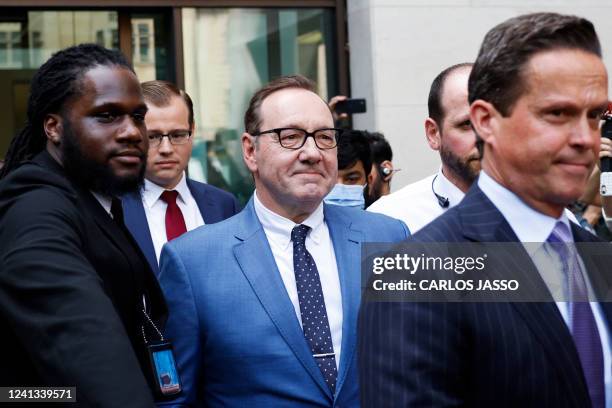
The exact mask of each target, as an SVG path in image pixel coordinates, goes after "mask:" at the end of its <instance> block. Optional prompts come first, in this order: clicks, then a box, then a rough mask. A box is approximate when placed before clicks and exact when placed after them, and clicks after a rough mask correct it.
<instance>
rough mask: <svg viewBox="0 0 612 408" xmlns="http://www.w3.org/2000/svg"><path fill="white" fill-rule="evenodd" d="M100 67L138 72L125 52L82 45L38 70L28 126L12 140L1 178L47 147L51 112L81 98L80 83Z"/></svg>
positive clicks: (63, 53)
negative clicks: (129, 61) (74, 99)
mask: <svg viewBox="0 0 612 408" xmlns="http://www.w3.org/2000/svg"><path fill="white" fill-rule="evenodd" d="M96 66H119V67H123V68H126V69H129V70H130V71H132V72H134V70H133V69H132V67H131V66H130V64H129V63H128V62H127V59H126V58H125V57H124V56H123V54H121V52H119V51H117V50H109V49H107V48H104V47H102V46H100V45H97V44H80V45H76V46H73V47H69V48H65V49H63V50H61V51H58V52H56V53H55V54H53V55H52V56H51V58H49V60H47V62H45V63H44V64H43V65H42V66H41V67H40V68H39V69H38V71H36V74H34V77H33V78H32V82H31V85H30V96H29V98H28V110H27V121H26V124H25V127H24V128H23V129H22V130H21V132H19V133H18V134H17V135H15V137H13V139H12V140H11V144H10V146H9V149H8V152H7V153H6V157H5V163H4V166H3V167H2V169H0V178H2V177H4V176H6V175H7V174H8V173H9V172H11V171H12V170H14V169H15V168H17V167H18V166H19V164H20V163H21V162H23V161H24V160H27V159H30V158H32V157H33V156H34V155H36V154H37V153H39V152H41V151H42V150H43V149H44V148H45V146H46V143H47V136H46V134H45V131H44V121H45V118H46V117H47V115H48V114H51V113H62V110H63V109H64V107H65V105H66V103H67V102H68V101H69V100H71V99H72V98H73V97H75V96H78V95H80V92H81V86H80V83H79V82H80V80H81V79H82V78H83V76H84V75H85V73H87V71H89V70H90V69H92V68H94V67H96Z"/></svg>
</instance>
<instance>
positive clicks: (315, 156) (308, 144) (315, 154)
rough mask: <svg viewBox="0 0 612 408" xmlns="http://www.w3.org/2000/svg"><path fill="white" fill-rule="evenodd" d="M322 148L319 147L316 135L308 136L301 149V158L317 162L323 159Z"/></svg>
mask: <svg viewBox="0 0 612 408" xmlns="http://www.w3.org/2000/svg"><path fill="white" fill-rule="evenodd" d="M321 157H322V156H321V149H319V148H318V147H317V144H316V143H315V140H314V137H307V138H306V141H305V142H304V146H302V148H301V149H300V160H303V161H308V162H312V163H316V162H318V161H320V160H321Z"/></svg>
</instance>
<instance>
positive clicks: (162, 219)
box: [141, 173, 204, 263]
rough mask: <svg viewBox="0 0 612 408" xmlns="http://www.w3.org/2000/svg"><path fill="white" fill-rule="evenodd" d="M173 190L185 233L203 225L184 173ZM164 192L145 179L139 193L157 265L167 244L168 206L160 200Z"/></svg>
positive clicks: (161, 188)
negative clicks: (175, 192)
mask: <svg viewBox="0 0 612 408" xmlns="http://www.w3.org/2000/svg"><path fill="white" fill-rule="evenodd" d="M174 190H176V191H177V192H178V197H177V198H176V204H177V205H178V207H179V208H180V209H181V212H182V213H183V218H184V219H185V226H186V227H187V231H191V230H192V229H195V228H197V227H199V226H201V225H204V219H203V218H202V214H201V213H200V209H199V207H198V203H196V201H195V199H194V198H193V196H192V195H191V191H189V187H188V186H187V178H186V177H185V174H184V173H183V177H182V178H181V181H179V183H178V184H177V185H176V187H174ZM164 191H165V189H164V188H163V187H161V186H158V185H157V184H155V183H153V182H151V181H149V180H147V179H145V182H144V188H143V190H142V191H141V196H142V204H143V207H144V210H145V215H146V216H147V223H148V224H149V231H150V232H151V239H152V240H153V247H155V256H156V257H157V262H158V263H159V256H160V254H161V250H162V247H163V246H164V244H165V243H166V242H168V239H167V235H166V208H167V207H168V204H166V202H165V201H164V200H162V199H161V198H160V197H161V195H162V193H163V192H164Z"/></svg>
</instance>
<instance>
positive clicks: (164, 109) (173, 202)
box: [123, 81, 239, 275]
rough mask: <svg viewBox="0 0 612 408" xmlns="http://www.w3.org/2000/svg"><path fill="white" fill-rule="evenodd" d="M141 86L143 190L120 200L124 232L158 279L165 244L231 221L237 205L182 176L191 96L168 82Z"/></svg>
mask: <svg viewBox="0 0 612 408" xmlns="http://www.w3.org/2000/svg"><path fill="white" fill-rule="evenodd" d="M141 85H142V91H143V95H144V98H145V102H146V104H147V108H148V111H147V114H146V116H145V124H146V126H147V135H148V139H149V154H148V156H147V168H146V173H145V181H144V186H143V188H141V190H140V191H139V192H135V193H131V194H129V195H128V196H127V197H124V199H123V211H124V213H125V223H126V225H127V227H128V229H129V230H130V232H131V233H132V235H133V236H134V238H135V239H136V241H137V242H138V245H139V246H140V249H141V250H142V252H143V253H144V254H145V256H146V258H147V260H148V262H149V264H150V265H151V269H152V270H153V271H154V272H155V274H156V275H159V267H158V261H159V256H160V253H161V249H162V246H163V245H164V244H165V243H166V242H168V241H170V240H172V239H174V238H176V237H178V236H180V235H181V234H183V233H184V232H187V231H190V230H192V229H194V228H197V227H199V226H201V225H204V224H212V223H215V222H219V221H221V220H224V219H226V218H228V217H231V216H232V215H234V214H236V213H237V212H238V209H239V206H238V203H237V201H236V199H235V198H234V196H232V195H231V194H230V193H228V192H225V191H223V190H220V189H218V188H216V187H213V186H210V185H208V184H204V183H199V182H197V181H194V180H191V179H189V178H187V176H186V174H185V169H186V168H187V164H188V163H189V158H190V157H191V149H192V147H193V136H192V135H193V131H194V128H195V125H194V119H193V103H192V101H191V98H190V97H189V95H187V93H186V92H185V91H183V90H180V89H178V88H177V87H176V86H175V85H174V84H172V83H170V82H166V81H148V82H144V83H142V84H141Z"/></svg>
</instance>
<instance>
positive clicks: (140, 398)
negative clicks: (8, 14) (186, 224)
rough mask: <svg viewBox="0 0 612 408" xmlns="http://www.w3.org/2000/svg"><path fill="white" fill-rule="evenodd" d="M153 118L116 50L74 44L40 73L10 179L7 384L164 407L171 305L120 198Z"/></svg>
mask: <svg viewBox="0 0 612 408" xmlns="http://www.w3.org/2000/svg"><path fill="white" fill-rule="evenodd" d="M146 111H147V107H146V105H145V103H144V100H143V97H142V92H141V89H140V85H139V82H138V80H137V78H136V75H135V74H134V71H133V70H132V68H131V67H130V65H129V64H128V63H127V61H126V60H125V58H124V57H123V56H122V55H121V54H120V53H119V52H117V51H110V50H107V49H104V48H102V47H100V46H97V45H79V46H76V47H71V48H67V49H65V50H62V51H60V52H58V53H56V54H55V55H53V56H52V57H51V59H49V60H48V61H47V62H46V63H45V64H43V65H42V66H41V67H40V69H39V70H38V72H37V73H36V74H35V76H34V78H33V80H32V84H31V94H30V97H29V100H28V120H27V123H26V126H25V128H24V129H23V130H22V131H21V133H20V134H18V135H17V136H16V137H15V138H14V139H13V140H12V142H11V146H10V148H9V151H8V153H7V156H6V162H5V165H4V167H3V168H2V170H1V172H0V178H1V180H0V197H1V198H0V242H2V245H1V247H0V310H1V312H0V325H1V326H2V328H3V330H2V339H1V340H0V361H2V370H0V384H1V385H11V386H48V387H76V395H75V396H76V400H77V404H79V405H81V406H96V407H111V406H112V407H152V406H153V404H154V402H153V397H152V393H151V389H156V388H154V387H155V386H154V384H155V382H154V381H155V380H154V378H155V377H156V376H155V375H154V373H153V372H152V369H150V368H149V367H150V362H149V361H148V353H147V346H148V345H150V344H151V343H153V342H156V341H159V340H163V338H161V336H160V332H161V330H162V329H163V322H164V320H165V315H166V306H165V302H164V299H163V295H162V293H161V291H160V288H159V286H158V284H157V280H156V279H155V277H154V275H153V273H152V272H151V270H150V269H149V267H148V265H147V262H146V260H145V258H144V256H143V255H142V253H141V252H140V250H139V249H138V246H137V245H136V244H135V242H134V241H133V240H132V239H131V237H130V235H129V234H128V233H127V230H126V228H125V225H124V224H123V216H122V213H121V211H120V209H121V203H120V202H119V201H118V200H117V198H116V197H117V196H119V195H120V194H124V193H126V192H128V191H132V190H134V189H137V188H138V187H139V185H140V184H141V183H142V179H143V175H144V169H145V160H146V159H145V158H146V153H147V146H148V145H147V139H146V134H145V124H144V116H145V113H146ZM71 406H72V405H71ZM74 406H77V405H76V404H75V405H74Z"/></svg>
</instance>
